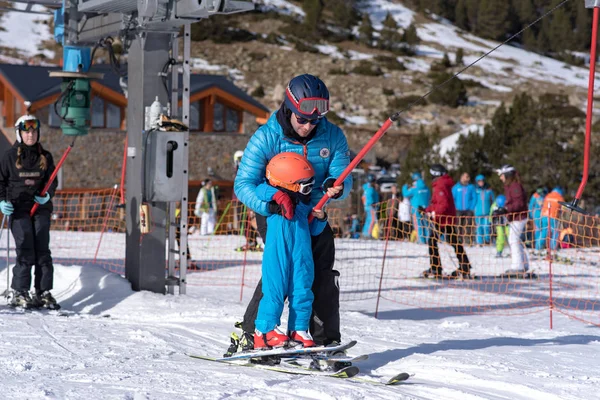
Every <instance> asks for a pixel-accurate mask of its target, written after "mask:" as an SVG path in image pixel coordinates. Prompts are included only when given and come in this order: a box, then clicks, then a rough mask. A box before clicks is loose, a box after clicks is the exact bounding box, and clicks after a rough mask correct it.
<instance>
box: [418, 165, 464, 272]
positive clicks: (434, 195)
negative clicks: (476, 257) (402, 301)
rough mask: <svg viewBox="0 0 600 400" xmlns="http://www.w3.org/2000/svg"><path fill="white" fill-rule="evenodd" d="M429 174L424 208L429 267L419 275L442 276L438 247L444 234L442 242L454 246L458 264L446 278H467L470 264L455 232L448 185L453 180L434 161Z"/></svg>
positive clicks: (451, 184)
mask: <svg viewBox="0 0 600 400" xmlns="http://www.w3.org/2000/svg"><path fill="white" fill-rule="evenodd" d="M429 173H430V174H431V176H432V177H433V185H432V191H431V203H429V206H428V207H427V208H426V209H425V213H426V215H427V217H428V218H429V219H430V221H431V225H430V226H431V228H432V229H430V230H429V239H428V244H429V269H428V270H426V271H424V272H423V276H424V277H425V278H428V277H429V276H432V277H434V278H442V277H444V275H443V271H442V261H441V259H440V252H439V249H438V241H439V239H440V235H444V238H445V239H446V241H447V242H448V243H449V244H450V245H451V246H452V247H453V248H454V253H456V258H458V263H459V267H458V269H457V270H456V271H454V272H452V274H451V275H449V276H448V278H453V279H456V278H463V277H464V278H470V273H471V264H470V262H469V257H467V253H466V252H465V249H464V247H463V246H462V244H460V242H459V241H458V235H457V231H456V225H455V224H456V221H455V218H456V207H455V206H454V198H453V197H452V186H454V180H453V179H452V178H451V177H450V176H449V175H448V171H447V170H446V168H444V166H442V165H440V164H434V165H432V166H431V168H430V169H429Z"/></svg>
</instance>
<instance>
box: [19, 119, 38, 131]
mask: <svg viewBox="0 0 600 400" xmlns="http://www.w3.org/2000/svg"><path fill="white" fill-rule="evenodd" d="M30 129H33V130H35V131H37V130H39V129H40V120H39V119H28V120H27V121H21V122H19V130H20V131H28V130H30Z"/></svg>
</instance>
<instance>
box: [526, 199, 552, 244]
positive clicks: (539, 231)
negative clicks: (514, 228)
mask: <svg viewBox="0 0 600 400" xmlns="http://www.w3.org/2000/svg"><path fill="white" fill-rule="evenodd" d="M547 194H548V190H547V189H546V188H538V189H537V190H536V191H535V193H534V194H533V195H532V196H531V199H529V218H530V219H531V220H532V221H533V226H534V247H535V249H536V250H543V249H544V248H545V247H546V244H545V243H544V242H545V240H543V239H542V235H543V232H544V231H545V230H546V229H547V225H546V226H544V223H545V221H544V219H543V218H542V206H543V205H544V198H545V197H546V195H547ZM545 236H546V235H544V237H545Z"/></svg>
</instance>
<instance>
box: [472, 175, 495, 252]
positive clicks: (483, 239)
mask: <svg viewBox="0 0 600 400" xmlns="http://www.w3.org/2000/svg"><path fill="white" fill-rule="evenodd" d="M475 183H477V188H476V189H475V194H476V195H477V197H476V200H475V223H476V224H477V244H478V245H484V244H490V242H491V227H490V209H491V207H492V204H494V191H493V190H492V189H491V188H490V186H489V185H488V184H487V183H486V182H485V177H484V176H483V175H481V174H480V175H477V176H476V177H475Z"/></svg>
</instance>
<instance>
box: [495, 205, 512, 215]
mask: <svg viewBox="0 0 600 400" xmlns="http://www.w3.org/2000/svg"><path fill="white" fill-rule="evenodd" d="M506 213H508V211H507V210H506V208H504V207H500V208H498V209H496V210H495V211H494V212H493V213H492V215H504V214H506Z"/></svg>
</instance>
